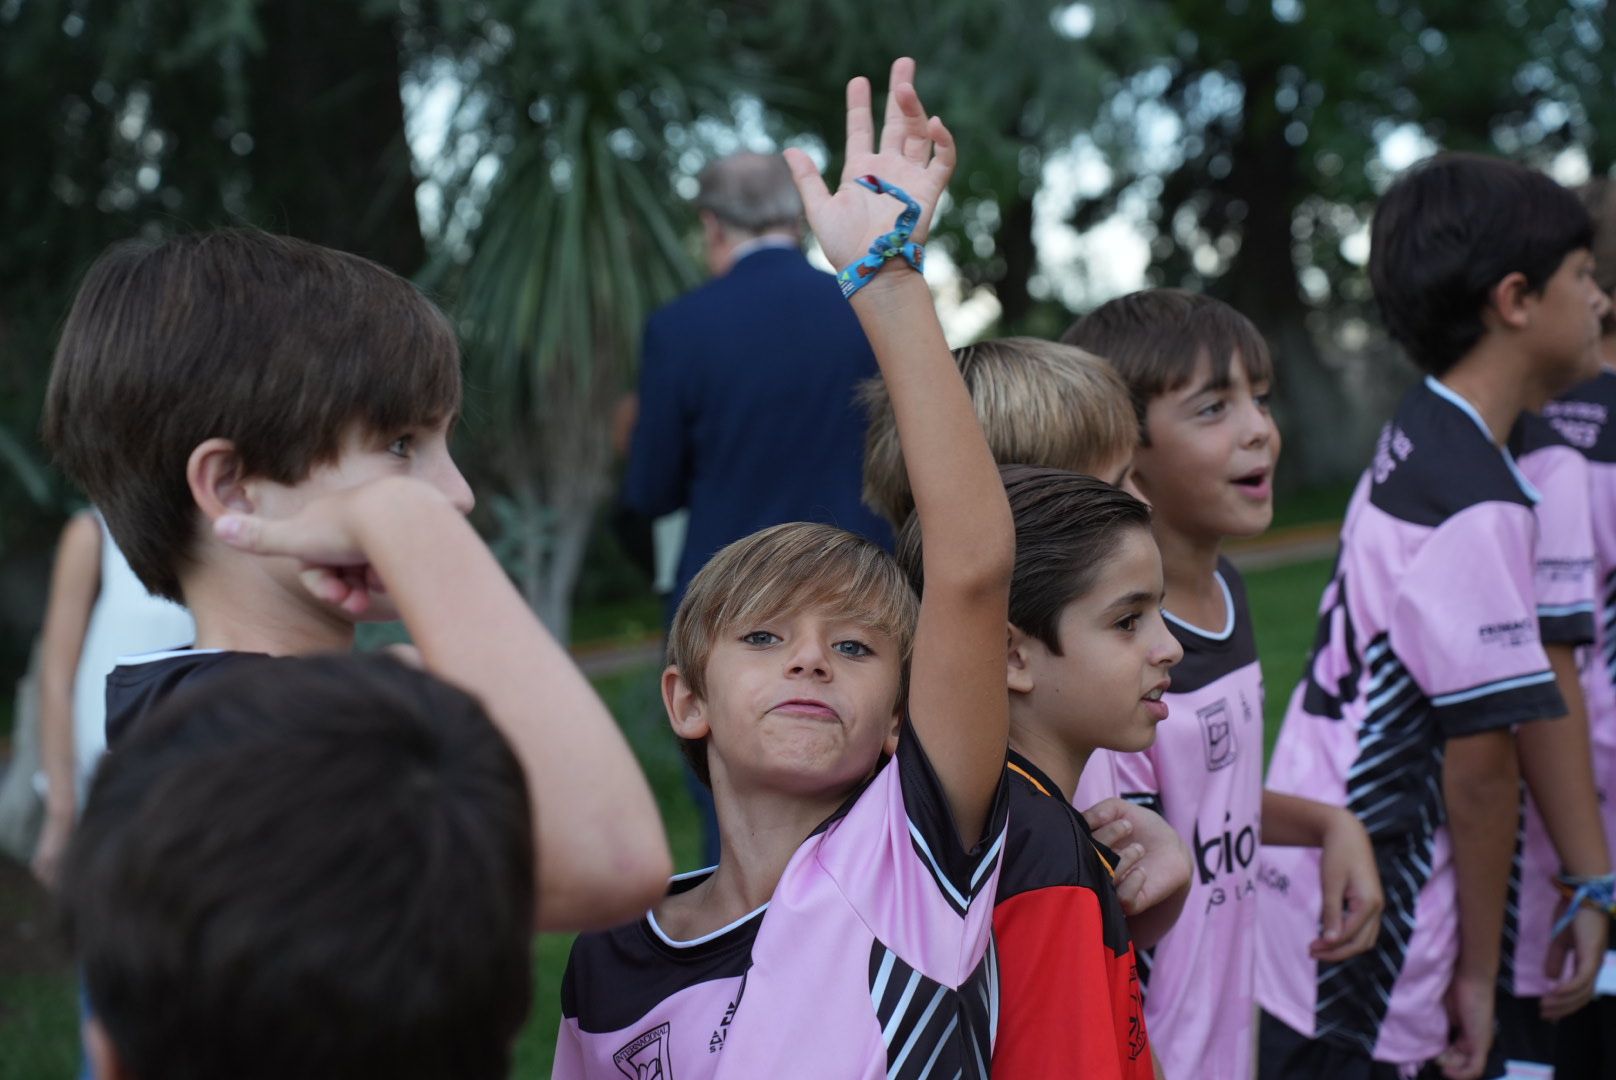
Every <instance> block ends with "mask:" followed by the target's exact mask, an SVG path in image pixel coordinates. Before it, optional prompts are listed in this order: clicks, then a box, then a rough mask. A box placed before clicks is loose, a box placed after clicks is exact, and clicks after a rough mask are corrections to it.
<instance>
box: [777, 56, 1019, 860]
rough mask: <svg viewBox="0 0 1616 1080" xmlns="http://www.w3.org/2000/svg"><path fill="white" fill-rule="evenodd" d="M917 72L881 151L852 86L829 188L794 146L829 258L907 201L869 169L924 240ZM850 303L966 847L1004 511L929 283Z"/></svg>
mask: <svg viewBox="0 0 1616 1080" xmlns="http://www.w3.org/2000/svg"><path fill="white" fill-rule="evenodd" d="M913 76H914V62H913V61H912V60H908V59H900V60H898V61H897V62H895V63H894V64H893V66H892V75H891V90H890V93H889V95H888V102H887V111H886V117H885V121H884V123H883V124H882V131H881V141H880V145H879V147H878V148H876V147H874V146H873V145H872V139H873V120H872V117H871V114H870V87H869V83H868V81H866V80H865V79H862V78H859V79H854V80H853V81H852V82H851V83H849V84H848V88H847V165H846V167H845V168H844V169H843V172H842V183H841V186H840V187H839V188H838V189H837V192H836V194H835V196H834V197H833V196H831V194H830V193H829V192H828V191H827V190H826V188H825V185H824V182H823V181H822V180H821V179H820V177H819V174H818V172H817V171H816V170H815V169H814V168H813V165H812V163H811V162H810V161H809V160H808V159H807V157H806V155H804V154H802V153H801V152H800V151H791V152H789V153H788V160H789V161H790V163H791V167H792V173H793V175H794V176H795V177H796V179H797V184H798V188H799V190H801V192H802V195H803V204H804V207H805V209H806V210H807V214H808V221H809V224H810V225H811V226H812V227H813V229H814V232H815V234H816V235H817V236H818V238H819V241H820V244H821V246H822V247H823V248H824V249H825V253H826V255H827V257H829V258H830V259H831V261H832V263H833V264H835V265H837V266H845V265H848V264H849V263H852V262H854V261H856V260H857V259H859V258H861V257H862V256H863V255H864V254H865V252H866V251H867V250H868V249H869V247H870V244H871V243H872V242H873V241H874V240H875V239H876V238H877V237H878V236H880V235H882V234H884V233H885V232H887V231H888V230H890V229H891V228H892V223H893V221H894V219H895V218H896V217H897V215H898V212H899V211H900V210H901V209H902V204H901V203H900V202H898V201H897V200H895V199H893V198H890V197H887V196H881V195H877V194H875V193H873V192H870V191H867V190H865V189H864V188H861V187H859V186H857V185H856V184H855V183H854V179H855V178H856V177H859V176H864V175H870V174H873V175H875V176H877V177H879V178H880V179H882V180H884V181H887V182H888V183H891V184H895V185H897V186H898V187H900V188H902V189H903V190H905V191H906V192H908V193H909V195H911V196H912V197H913V198H914V199H915V200H916V201H917V202H918V203H920V205H921V208H922V212H921V219H920V223H919V225H918V227H917V228H916V230H915V233H914V238H915V239H916V240H920V239H923V238H924V236H925V229H926V226H927V224H928V222H929V221H930V218H931V215H932V213H933V212H934V211H935V208H936V204H937V200H938V199H939V198H940V197H941V195H942V192H943V189H944V187H945V186H946V185H947V182H948V177H949V175H950V174H951V173H952V172H953V167H954V141H953V137H952V136H951V135H949V133H948V131H947V129H946V128H944V127H943V124H942V122H941V121H940V120H938V119H936V118H935V117H933V118H931V119H929V120H928V118H927V116H926V113H925V110H924V109H923V108H922V106H921V103H920V99H919V98H918V97H917V96H916V95H915V91H914V87H913V86H912V85H911V84H910V80H911V79H912V78H913ZM933 147H935V151H936V153H935V157H934V156H933ZM852 305H853V310H854V311H855V312H856V313H857V315H858V318H859V322H860V323H861V324H862V325H863V327H864V332H865V335H866V336H867V337H868V338H869V341H870V345H871V347H872V348H873V349H874V351H875V357H876V361H877V362H878V363H879V364H880V367H881V374H882V377H883V378H884V379H885V380H886V386H887V391H888V393H889V394H890V395H891V399H892V409H893V414H894V418H895V419H896V421H897V427H898V440H899V443H900V445H901V446H902V447H903V455H904V461H905V462H906V463H907V467H908V476H909V484H910V487H911V488H912V489H913V491H914V497H915V510H916V512H917V514H918V515H919V519H920V527H921V532H922V535H923V536H924V538H925V542H924V545H923V575H924V578H925V587H924V590H923V592H922V596H921V603H920V617H919V622H918V625H917V627H916V632H915V646H914V659H913V661H912V664H911V679H910V685H911V690H910V697H909V703H910V716H911V719H912V722H913V724H914V727H915V730H916V733H917V734H918V735H919V736H920V739H921V741H922V743H924V745H925V747H926V750H927V753H928V754H929V756H930V757H931V761H932V764H933V766H934V767H935V769H936V770H937V776H938V779H939V780H940V781H941V782H942V787H943V790H944V792H945V793H946V794H947V796H948V801H949V808H950V810H951V811H952V813H953V816H954V824H955V827H956V828H957V829H958V830H959V834H960V838H961V840H962V841H963V842H964V844H965V846H966V847H973V846H975V845H976V843H977V842H978V841H979V840H980V839H981V837H982V831H983V829H984V827H985V826H986V824H987V820H988V814H989V812H990V811H991V809H992V801H993V796H994V793H995V792H996V791H997V790H998V787H999V783H1000V780H1001V777H1002V775H1003V772H1004V756H1005V744H1006V741H1007V739H1008V737H1009V703H1008V699H1007V697H1006V695H1005V690H1004V656H1003V653H1004V627H1005V619H1006V616H1007V612H1008V608H1009V594H1010V574H1011V570H1012V569H1013V566H1014V562H1015V531H1014V527H1013V524H1012V522H1011V518H1010V507H1009V503H1008V502H1007V501H1006V499H1005V494H1004V486H1003V484H1002V483H1001V482H1000V480H999V474H998V469H997V468H996V467H995V465H994V463H993V457H992V455H991V454H990V453H989V452H988V447H987V441H986V439H985V438H984V437H983V435H982V429H981V427H980V425H979V424H978V423H977V419H976V412H975V410H974V409H973V408H972V406H971V400H970V396H969V395H968V394H967V393H966V390H965V384H964V382H963V381H961V379H960V375H959V369H958V368H957V367H956V366H955V364H954V361H953V357H952V356H951V354H950V353H949V350H948V344H947V342H946V341H945V340H944V338H943V331H942V327H941V326H940V325H939V324H938V322H937V314H936V310H935V308H934V307H933V303H932V298H931V293H930V291H929V290H928V289H927V287H926V282H925V280H924V279H923V278H922V277H921V276H920V275H919V274H917V273H915V272H913V271H912V270H910V269H908V268H907V267H905V266H903V265H902V264H901V263H900V264H894V263H891V262H889V263H888V264H886V266H885V267H884V268H883V269H882V270H881V271H880V272H879V273H878V274H876V276H875V278H874V279H873V280H872V281H871V282H870V283H869V284H868V285H866V286H865V287H864V288H863V289H861V290H860V291H858V292H857V293H855V294H854V295H853V297H852Z"/></svg>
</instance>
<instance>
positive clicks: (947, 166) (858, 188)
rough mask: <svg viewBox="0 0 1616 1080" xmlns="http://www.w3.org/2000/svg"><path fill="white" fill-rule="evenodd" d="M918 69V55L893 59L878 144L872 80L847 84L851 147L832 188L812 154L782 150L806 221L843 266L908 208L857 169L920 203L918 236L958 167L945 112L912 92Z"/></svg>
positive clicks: (927, 225)
mask: <svg viewBox="0 0 1616 1080" xmlns="http://www.w3.org/2000/svg"><path fill="white" fill-rule="evenodd" d="M914 77H915V62H914V61H913V60H911V59H909V58H908V57H900V58H899V59H897V60H895V61H893V64H892V73H891V76H890V78H889V81H888V90H887V108H886V116H885V118H884V119H883V121H882V124H881V137H880V142H879V144H877V142H876V140H875V129H874V121H873V117H872V114H871V111H870V81H869V80H868V79H866V78H864V77H863V76H862V75H861V76H859V77H858V78H855V79H853V80H852V81H851V82H849V83H848V84H847V150H846V153H845V155H844V164H843V165H842V178H841V183H840V184H839V185H838V186H837V188H836V193H835V194H834V195H832V194H831V193H830V190H829V189H828V188H827V187H826V186H825V181H824V179H823V178H821V177H820V175H819V170H818V169H817V168H815V167H814V163H813V161H812V159H810V158H809V157H808V155H807V154H805V153H804V152H803V151H801V150H798V149H796V148H792V149H789V150H787V151H786V152H785V158H786V161H787V163H788V164H789V165H790V166H791V174H792V176H793V177H794V178H795V179H796V181H797V190H798V191H799V192H800V193H801V195H802V203H803V210H804V212H805V213H806V214H807V217H808V225H809V227H810V228H811V229H813V231H814V236H815V237H817V238H818V240H819V246H820V247H821V248H822V249H823V250H824V252H825V257H826V258H827V259H829V260H830V262H831V264H832V265H833V266H835V267H836V269H838V270H840V269H842V268H843V267H845V266H847V265H849V264H851V263H854V262H857V261H858V260H859V259H862V258H863V257H864V256H865V255H867V254H868V253H869V250H870V245H871V244H873V243H874V242H875V241H876V239H877V238H879V237H881V236H884V235H886V234H887V233H889V232H891V231H892V228H893V223H894V221H895V220H896V219H897V216H898V214H899V213H901V212H902V210H903V203H902V202H900V201H899V200H897V199H895V198H893V197H892V196H890V195H879V194H877V193H875V192H873V191H871V190H870V189H868V188H866V187H863V186H862V185H860V184H858V183H857V182H856V181H857V180H858V178H859V177H863V176H874V177H877V178H879V179H880V180H882V181H885V182H886V183H888V184H891V185H893V186H895V187H898V188H901V189H903V191H904V192H906V193H907V194H908V195H909V196H910V198H912V199H914V200H915V201H916V202H917V203H919V204H920V220H919V222H917V223H916V225H915V227H914V231H913V232H912V234H911V236H910V239H912V240H913V241H915V242H916V243H920V242H922V241H924V240H925V238H926V234H927V232H928V230H929V229H930V227H931V219H932V216H933V215H934V214H935V213H936V210H937V202H938V200H939V199H941V198H942V194H943V191H944V189H945V188H947V187H948V178H949V176H951V175H952V174H953V172H954V160H955V156H954V137H953V136H952V135H951V134H949V131H948V128H946V127H944V126H943V122H942V120H941V119H939V118H938V117H935V116H933V117H930V118H928V117H927V115H926V110H925V107H924V106H922V105H921V103H920V97H919V96H918V95H917V94H916V93H915V88H914Z"/></svg>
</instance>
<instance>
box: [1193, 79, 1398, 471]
mask: <svg viewBox="0 0 1616 1080" xmlns="http://www.w3.org/2000/svg"><path fill="white" fill-rule="evenodd" d="M1245 82H1246V87H1245V97H1246V102H1247V107H1248V110H1249V111H1248V113H1247V115H1246V117H1245V123H1244V124H1243V125H1242V128H1241V130H1240V132H1239V133H1238V134H1237V135H1236V136H1235V137H1234V139H1233V141H1232V143H1231V146H1230V153H1231V157H1232V158H1233V167H1232V169H1231V170H1230V173H1229V179H1228V181H1227V188H1226V191H1227V197H1228V198H1229V199H1231V200H1239V201H1240V202H1242V203H1244V205H1245V211H1246V216H1245V220H1244V222H1243V224H1242V228H1241V239H1240V248H1239V250H1238V251H1237V252H1236V254H1235V256H1234V258H1233V259H1232V260H1231V264H1230V266H1229V269H1228V271H1227V272H1226V273H1225V274H1224V275H1223V276H1222V277H1220V278H1219V279H1218V281H1217V283H1216V285H1215V286H1214V290H1215V291H1216V292H1217V293H1218V294H1220V295H1221V296H1222V297H1223V298H1224V299H1226V300H1228V301H1229V303H1231V304H1232V305H1234V307H1235V308H1236V309H1237V310H1238V311H1240V312H1241V314H1243V315H1245V316H1246V317H1247V318H1249V319H1251V321H1252V322H1254V323H1256V324H1257V327H1258V329H1260V330H1261V331H1262V332H1263V336H1264V337H1265V338H1266V339H1267V341H1268V346H1269V349H1270V350H1271V352H1272V355H1273V358H1274V375H1275V378H1274V400H1275V414H1276V418H1277V419H1278V421H1279V425H1280V430H1281V432H1282V433H1283V434H1284V436H1285V450H1284V455H1283V457H1282V459H1281V460H1282V463H1283V466H1282V470H1281V475H1282V476H1284V477H1286V486H1287V487H1307V486H1314V485H1319V484H1327V483H1337V482H1341V481H1344V480H1350V479H1351V478H1352V477H1353V476H1355V475H1356V474H1357V472H1358V470H1359V469H1361V468H1362V467H1363V464H1364V462H1365V461H1366V460H1367V455H1368V450H1369V446H1370V444H1371V442H1370V441H1371V440H1372V439H1373V435H1374V432H1373V430H1372V429H1371V430H1370V431H1369V432H1368V433H1367V435H1366V434H1365V433H1364V431H1363V430H1362V429H1363V428H1364V427H1365V426H1366V424H1365V421H1364V418H1363V417H1361V415H1360V414H1361V413H1362V412H1363V410H1362V409H1360V408H1356V407H1355V403H1354V402H1352V401H1349V400H1347V388H1346V386H1345V384H1344V380H1343V378H1342V374H1341V372H1339V371H1337V370H1335V369H1333V368H1331V367H1330V366H1329V365H1327V364H1326V363H1325V362H1324V357H1323V355H1322V353H1321V352H1320V349H1319V346H1318V342H1317V341H1316V340H1315V338H1314V336H1313V331H1312V329H1311V328H1310V327H1309V315H1310V314H1311V310H1310V308H1309V307H1308V305H1307V302H1306V301H1305V300H1304V299H1303V296H1302V289H1301V284H1300V281H1299V280H1298V276H1297V265H1296V256H1295V251H1294V247H1295V242H1296V241H1295V239H1294V237H1293V235H1292V232H1291V228H1292V221H1293V218H1294V216H1295V213H1296V207H1297V205H1298V203H1299V202H1300V199H1301V197H1302V195H1303V194H1304V192H1303V190H1302V181H1301V169H1300V162H1299V161H1298V157H1297V155H1298V151H1297V149H1296V148H1295V147H1293V146H1292V145H1291V144H1290V143H1288V142H1287V141H1286V140H1285V137H1284V123H1285V121H1284V119H1283V118H1281V117H1279V116H1278V115H1276V114H1275V113H1274V112H1273V110H1272V105H1271V103H1272V101H1273V100H1274V91H1275V87H1276V85H1277V84H1276V79H1275V72H1274V71H1272V70H1263V69H1253V70H1248V71H1247V72H1245ZM1254 103H1260V104H1255V105H1254ZM1369 419H1370V420H1371V421H1372V420H1373V418H1369Z"/></svg>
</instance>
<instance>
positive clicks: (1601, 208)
mask: <svg viewBox="0 0 1616 1080" xmlns="http://www.w3.org/2000/svg"><path fill="white" fill-rule="evenodd" d="M1577 195H1578V197H1580V198H1581V199H1582V206H1583V209H1585V210H1587V211H1588V218H1589V220H1590V221H1591V222H1592V224H1593V239H1592V240H1591V241H1590V244H1591V249H1592V251H1593V253H1594V281H1595V282H1597V283H1598V285H1599V288H1600V290H1601V291H1602V292H1603V293H1604V294H1605V295H1606V296H1616V182H1612V181H1611V179H1610V178H1609V177H1605V176H1601V177H1598V178H1597V179H1594V180H1590V181H1588V182H1587V183H1586V184H1583V185H1582V186H1581V187H1580V188H1578V189H1577ZM1600 331H1601V332H1602V333H1603V334H1604V336H1605V337H1609V336H1610V335H1612V334H1616V305H1612V306H1611V307H1609V308H1607V309H1606V310H1605V314H1604V317H1603V318H1602V319H1601V320H1600Z"/></svg>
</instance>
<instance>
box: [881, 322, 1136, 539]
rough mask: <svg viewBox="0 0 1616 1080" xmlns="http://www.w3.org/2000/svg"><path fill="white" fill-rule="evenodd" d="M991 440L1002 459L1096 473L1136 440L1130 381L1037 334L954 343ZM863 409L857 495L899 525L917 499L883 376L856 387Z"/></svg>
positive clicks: (956, 358)
mask: <svg viewBox="0 0 1616 1080" xmlns="http://www.w3.org/2000/svg"><path fill="white" fill-rule="evenodd" d="M954 362H955V363H956V364H958V365H959V369H960V375H961V376H962V377H963V378H964V379H965V387H966V389H967V390H968V391H970V395H971V403H972V404H973V405H975V406H976V418H977V420H978V421H980V422H981V424H982V432H983V434H984V435H986V436H987V440H988V449H989V450H990V451H992V453H993V459H994V460H995V461H997V462H998V463H999V464H1001V465H1039V466H1043V467H1045V468H1050V469H1066V470H1069V471H1071V472H1079V473H1093V472H1094V471H1095V470H1096V469H1099V468H1101V467H1102V466H1104V465H1106V464H1108V463H1110V462H1112V461H1114V460H1116V459H1117V458H1118V457H1120V456H1123V455H1126V454H1131V453H1132V452H1133V450H1134V448H1135V447H1136V446H1137V445H1138V441H1139V428H1138V424H1137V423H1136V421H1135V420H1134V415H1133V407H1132V406H1131V405H1130V403H1129V400H1128V389H1127V387H1126V386H1124V385H1123V382H1122V380H1121V378H1119V377H1118V376H1117V373H1116V372H1115V371H1113V370H1112V369H1111V367H1110V365H1109V364H1107V363H1105V361H1103V360H1101V359H1099V358H1098V357H1096V356H1092V355H1090V354H1089V353H1086V352H1084V351H1083V350H1082V349H1079V348H1077V347H1075V346H1072V345H1058V344H1056V343H1054V342H1052V341H1041V340H1039V339H1038V338H1028V337H1012V338H1000V339H998V340H996V341H983V342H979V343H978V344H976V345H967V346H966V347H965V348H963V349H955V350H954ZM859 399H860V401H862V402H863V404H864V406H865V408H866V409H867V410H868V412H869V417H870V426H869V431H868V434H867V435H866V436H865V439H864V503H865V505H866V506H868V507H869V508H870V509H872V510H874V511H875V512H876V513H878V514H880V515H881V516H882V517H884V518H886V519H887V521H889V522H891V523H892V525H893V527H894V528H901V527H902V526H903V523H904V521H905V520H906V519H907V518H908V517H909V514H910V512H911V511H912V510H914V508H915V501H914V496H913V494H912V493H911V492H910V490H909V475H908V473H907V471H906V470H905V468H904V463H903V451H902V449H901V448H900V447H899V445H898V426H897V423H896V421H895V419H894V417H893V415H892V402H891V400H890V399H889V398H888V397H887V389H886V385H885V384H884V383H882V382H881V380H880V379H871V380H870V381H868V382H866V383H865V384H864V386H863V387H861V388H860V391H859Z"/></svg>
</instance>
